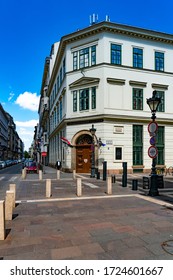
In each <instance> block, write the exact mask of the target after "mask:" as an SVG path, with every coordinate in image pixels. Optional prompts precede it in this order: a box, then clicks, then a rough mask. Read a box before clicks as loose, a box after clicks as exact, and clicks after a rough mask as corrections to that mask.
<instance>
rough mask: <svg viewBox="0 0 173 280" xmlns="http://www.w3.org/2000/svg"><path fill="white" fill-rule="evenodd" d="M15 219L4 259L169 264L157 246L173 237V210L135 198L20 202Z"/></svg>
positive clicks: (1, 246) (1, 249)
mask: <svg viewBox="0 0 173 280" xmlns="http://www.w3.org/2000/svg"><path fill="white" fill-rule="evenodd" d="M14 215H15V218H14V219H13V220H12V221H8V222H7V228H8V229H9V233H8V235H7V237H6V239H5V240H4V241H0V258H3V259H4V260H10V259H11V260H12V259H13V260H14V259H16V260H19V259H28V260H31V259H32V260H36V259H50V260H51V259H52V260H56V259H67V260H73V259H74V260H76V259H81V260H85V259H86V260H87V259H91V260H92V259H93V260H94V259H98V260H102V259H119V260H126V259H129V260H132V259H139V260H142V259H151V260H154V259H165V260H168V259H173V255H172V254H170V252H167V251H165V248H164V249H163V246H162V245H163V243H164V242H167V241H169V240H171V239H172V238H173V211H172V210H171V209H168V208H166V207H164V206H163V205H159V204H157V203H153V202H151V201H147V200H146V199H143V197H140V196H124V197H122V196H118V195H117V196H116V197H115V196H114V197H111V196H109V197H108V198H101V197H98V198H95V199H80V198H73V199H72V200H70V201H69V200H64V201H51V200H50V199H47V201H46V202H37V201H35V202H32V203H30V202H27V203H19V204H18V205H17V207H16V208H15V209H14ZM162 225H163V226H162ZM165 227H166V230H165Z"/></svg>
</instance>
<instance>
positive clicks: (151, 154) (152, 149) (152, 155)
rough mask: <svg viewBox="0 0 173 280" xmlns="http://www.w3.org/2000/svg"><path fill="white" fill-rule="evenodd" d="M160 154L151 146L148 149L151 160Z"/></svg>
mask: <svg viewBox="0 0 173 280" xmlns="http://www.w3.org/2000/svg"><path fill="white" fill-rule="evenodd" d="M157 154H158V150H157V148H156V147H155V146H150V147H149V148H148V155H149V157H150V158H156V157H157Z"/></svg>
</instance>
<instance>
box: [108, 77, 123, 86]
mask: <svg viewBox="0 0 173 280" xmlns="http://www.w3.org/2000/svg"><path fill="white" fill-rule="evenodd" d="M125 82H126V80H124V79H114V78H107V83H109V84H114V85H125Z"/></svg>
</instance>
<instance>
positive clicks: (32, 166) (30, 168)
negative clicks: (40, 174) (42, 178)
mask: <svg viewBox="0 0 173 280" xmlns="http://www.w3.org/2000/svg"><path fill="white" fill-rule="evenodd" d="M26 173H37V165H36V162H35V161H29V162H28V163H27V164H26Z"/></svg>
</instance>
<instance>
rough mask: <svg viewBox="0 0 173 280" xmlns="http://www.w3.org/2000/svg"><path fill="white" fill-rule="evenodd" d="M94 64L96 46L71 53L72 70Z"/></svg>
mask: <svg viewBox="0 0 173 280" xmlns="http://www.w3.org/2000/svg"><path fill="white" fill-rule="evenodd" d="M95 64H96V46H92V47H88V48H85V49H82V50H79V51H75V52H73V70H77V69H80V68H84V67H88V66H92V65H95Z"/></svg>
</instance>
